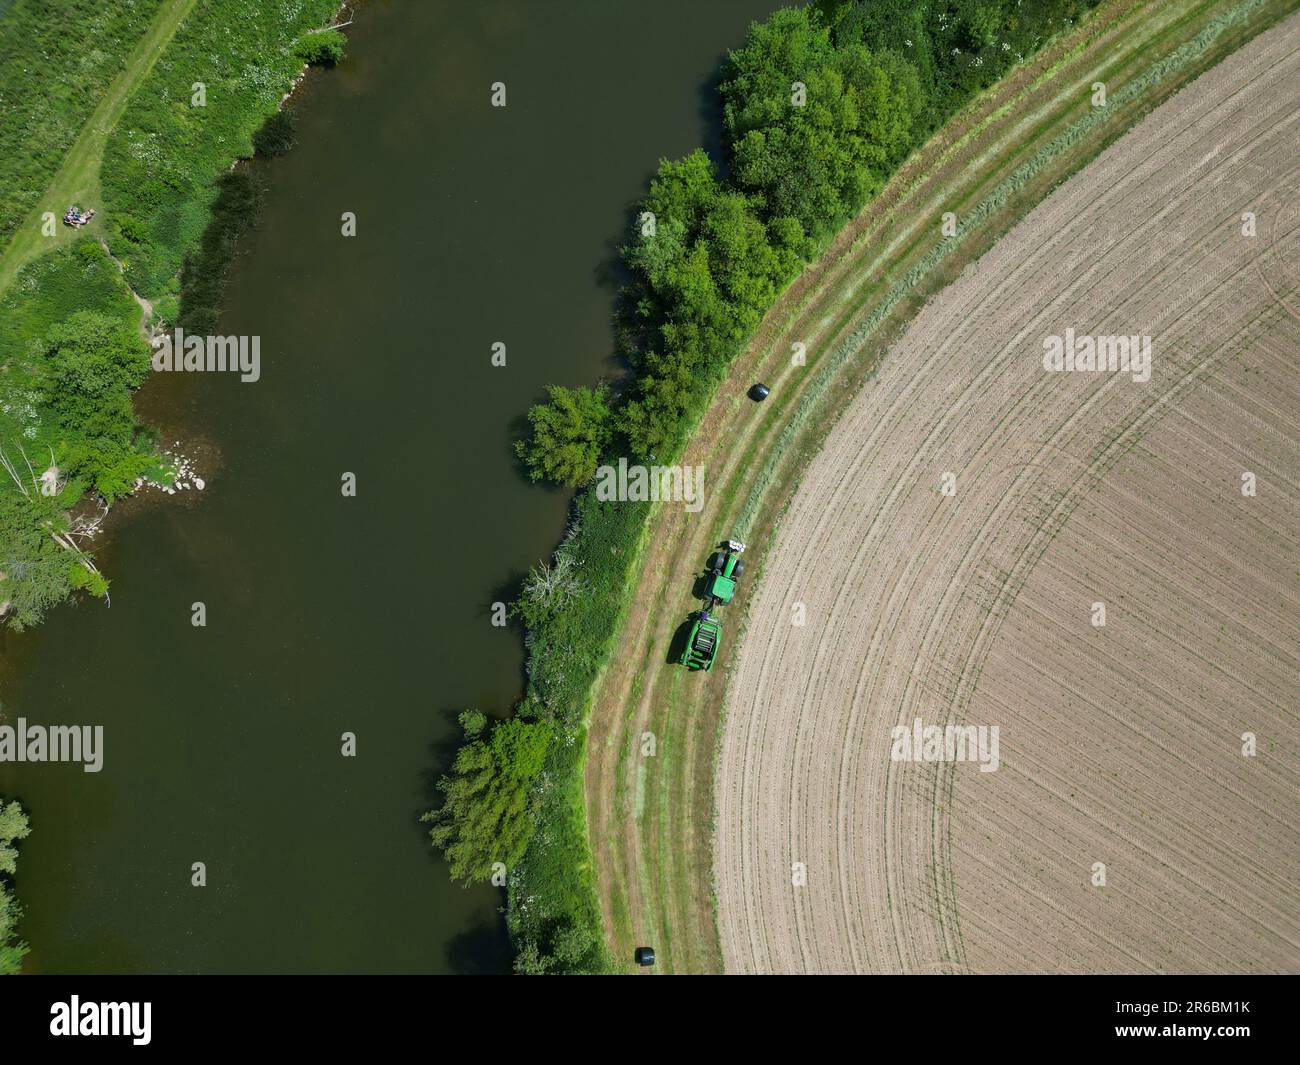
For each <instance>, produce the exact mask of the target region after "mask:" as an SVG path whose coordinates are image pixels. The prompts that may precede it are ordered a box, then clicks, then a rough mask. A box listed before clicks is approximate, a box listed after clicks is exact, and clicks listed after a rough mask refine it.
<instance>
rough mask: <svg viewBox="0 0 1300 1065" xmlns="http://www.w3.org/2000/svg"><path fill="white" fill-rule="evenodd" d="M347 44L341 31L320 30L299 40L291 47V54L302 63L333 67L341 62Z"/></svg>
mask: <svg viewBox="0 0 1300 1065" xmlns="http://www.w3.org/2000/svg"><path fill="white" fill-rule="evenodd" d="M347 43H348V39H347V38H346V37H344V36H343V31H342V30H321V31H320V32H319V33H308V34H305V35H304V36H303V37H301V38H299V40H298V43H297V44H295V45H294V46H293V53H294V55H296V56H297V57H298V58H299V59H301V60H302V61H303V62H304V63H314V64H316V65H317V66H324V67H333V66H338V64H339V63H342V62H343V53H344V51H345V50H346V49H347Z"/></svg>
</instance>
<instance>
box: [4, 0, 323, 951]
mask: <svg viewBox="0 0 1300 1065" xmlns="http://www.w3.org/2000/svg"><path fill="white" fill-rule="evenodd" d="M101 8H102V5H81V4H73V5H69V6H67V7H65V9H63V10H62V11H60V12H59V13H57V14H54V13H50V12H45V13H43V14H42V13H38V12H35V11H33V10H32V9H31V8H30V7H29V6H28V5H24V4H21V3H20V4H18V5H15V6H14V7H12V8H10V9H9V10H8V11H6V12H5V15H4V20H3V22H2V23H0V33H3V34H4V35H5V38H6V45H5V47H6V52H7V54H9V55H10V56H11V57H13V58H14V62H13V63H11V64H6V67H5V71H4V75H3V77H4V81H5V84H4V85H3V86H0V92H3V94H4V95H5V96H9V95H12V93H13V92H14V90H15V86H17V87H18V88H21V89H22V90H23V92H22V93H21V95H19V97H18V101H17V103H16V104H15V105H14V107H13V109H12V110H13V113H12V116H11V117H12V118H13V121H11V122H6V127H5V130H4V132H3V135H2V136H3V144H4V146H5V148H6V151H5V152H4V153H3V156H4V159H5V163H4V165H3V167H0V182H2V183H3V187H4V188H5V189H7V190H9V191H10V192H11V193H12V195H11V196H6V197H5V201H6V212H7V213H6V214H5V215H4V216H3V217H0V233H3V235H4V236H6V237H8V241H7V243H6V245H5V247H4V250H3V253H2V254H0V309H2V310H3V311H4V314H3V322H2V324H0V373H2V374H3V377H0V461H2V462H3V466H4V476H3V479H2V480H3V483H2V484H0V557H3V558H4V559H5V560H6V561H5V564H4V567H3V569H0V624H3V625H4V626H6V627H8V628H11V629H14V630H16V631H21V630H22V629H24V628H28V627H31V626H33V625H36V624H38V623H39V622H40V621H41V620H42V619H43V617H44V616H45V614H46V612H47V611H48V610H50V609H51V608H53V607H54V606H55V605H57V604H58V603H60V602H62V601H64V600H66V599H68V598H69V597H71V596H72V595H74V594H75V593H76V592H78V591H85V592H87V593H89V594H90V595H92V596H96V597H99V598H102V599H104V600H105V601H107V599H108V595H109V580H108V578H107V577H106V576H105V575H104V574H103V573H102V572H101V571H100V569H99V567H98V566H97V565H96V562H95V560H94V557H93V553H94V551H95V549H96V548H97V547H98V546H99V538H100V536H101V533H102V530H103V522H104V518H105V517H106V516H107V514H108V513H109V510H110V508H111V507H112V505H113V503H114V502H115V501H117V500H119V499H123V498H126V497H128V496H130V495H132V494H134V493H136V492H138V491H140V490H141V489H143V488H146V487H149V486H157V487H158V488H160V489H161V490H162V492H163V493H166V494H167V495H175V494H177V493H181V494H184V493H185V492H186V491H188V490H190V489H197V490H202V488H203V487H204V481H203V479H202V478H200V477H198V476H197V474H196V473H195V471H194V469H193V468H192V460H191V458H190V457H188V456H187V455H185V454H182V453H180V452H177V451H173V450H171V448H168V447H159V445H158V444H157V442H156V441H155V439H154V436H153V433H152V432H151V431H150V430H149V429H148V428H147V427H146V425H145V424H144V423H142V422H141V421H140V420H139V419H138V417H137V415H136V413H135V412H134V410H133V408H132V395H133V393H134V392H135V390H136V389H137V388H138V387H139V386H140V385H141V384H142V383H143V381H144V380H145V378H146V377H147V375H148V373H149V368H150V351H149V346H148V343H147V341H148V336H149V330H150V327H151V324H152V323H151V321H150V318H151V316H152V315H153V312H154V304H155V303H156V302H157V297H158V295H159V294H161V296H162V298H163V300H164V301H167V300H168V299H169V298H170V303H171V305H172V306H173V308H174V307H175V305H176V304H177V299H176V296H175V294H176V293H178V292H179V291H180V284H181V282H180V278H179V271H180V267H181V264H182V262H184V261H186V259H187V257H188V255H189V253H190V251H191V249H192V248H193V247H194V245H195V244H196V243H197V234H198V233H200V232H203V231H205V230H206V229H208V228H210V217H209V208H210V206H211V204H212V194H211V193H210V192H209V185H210V183H211V181H212V180H213V178H215V177H216V176H217V174H218V173H219V172H220V170H222V169H224V168H225V167H227V166H229V165H230V162H231V160H232V159H238V158H246V157H248V156H249V155H251V154H252V152H253V137H254V133H255V131H256V130H257V129H258V128H259V127H260V126H261V125H262V123H263V122H264V121H265V120H266V118H267V117H268V116H269V115H272V114H275V113H277V111H278V108H279V107H280V106H281V105H282V104H283V102H284V100H285V99H287V93H286V92H285V91H284V89H285V88H288V89H289V90H291V89H292V88H293V86H295V85H296V84H297V83H298V82H299V81H300V80H301V76H302V71H303V69H304V66H305V63H306V62H307V61H308V60H315V59H320V58H324V59H326V60H328V61H331V62H333V61H336V60H337V58H338V56H339V54H340V50H339V49H340V46H339V43H338V41H337V40H335V41H333V42H332V46H331V47H330V48H327V49H326V50H325V51H323V52H322V51H321V50H320V48H319V47H318V46H317V45H318V43H319V42H312V43H311V44H310V45H309V46H305V45H304V44H303V36H304V34H305V33H306V32H307V31H308V30H310V29H312V28H315V27H316V26H319V25H320V24H321V22H322V21H324V20H326V19H328V17H329V15H330V14H331V13H332V12H334V11H335V10H336V8H337V5H336V4H335V3H334V0H316V2H315V3H309V4H303V5H299V7H298V9H297V12H296V14H295V15H294V16H293V17H292V18H289V19H285V20H284V21H282V22H281V21H278V17H277V16H275V15H267V16H264V17H261V18H254V17H252V16H255V15H258V8H259V5H257V4H255V3H251V2H246V0H226V2H222V3H211V4H207V5H205V6H204V7H202V8H201V9H199V10H198V11H197V12H196V11H195V10H194V0H163V2H161V3H148V2H144V3H141V4H139V5H136V6H133V7H131V8H130V9H129V11H128V10H126V9H123V11H121V12H118V13H116V14H115V13H113V12H109V11H107V10H106V9H104V10H101ZM92 9H93V10H92ZM54 23H57V24H54ZM232 25H234V26H237V27H239V30H240V32H233V33H232V32H231V26H232ZM331 32H332V33H335V34H336V33H337V31H331ZM88 39H90V40H92V41H93V42H94V46H95V47H94V50H93V52H92V53H91V54H92V56H93V61H90V62H86V61H81V62H76V61H75V60H76V57H77V56H79V55H83V54H84V50H85V47H86V43H87V40H88ZM31 41H37V42H42V43H41V47H43V48H48V49H51V50H52V53H53V54H52V53H51V51H45V52H43V53H42V55H41V60H42V61H41V62H40V63H39V64H38V63H36V62H35V61H33V63H32V66H31V67H28V66H24V65H22V64H21V59H22V52H23V49H24V48H26V47H27V46H28V43H29V42H31ZM63 59H67V60H68V62H66V63H65V62H62V60H63ZM268 61H269V62H268ZM259 62H260V64H261V65H259ZM214 64H215V65H216V69H215V70H214ZM38 71H39V72H38ZM114 71H116V73H115V74H114V73H113V72H114ZM250 71H251V72H252V73H253V74H256V75H257V76H256V77H245V75H246V74H248V73H250ZM277 72H278V74H277ZM213 73H219V74H221V76H222V81H220V82H218V83H216V84H214V86H213V89H214V100H213V107H214V110H215V111H216V112H220V113H222V114H223V120H222V121H221V122H219V123H211V124H209V123H208V122H206V121H203V120H199V119H197V116H206V115H209V114H212V113H213V112H209V111H208V110H207V101H206V99H204V100H199V99H198V98H197V96H196V95H195V93H196V92H197V87H198V86H199V85H200V84H201V83H202V82H201V81H200V78H201V77H203V78H211V77H212V75H213ZM41 79H45V82H46V85H45V90H46V91H42V90H41V88H40V86H39V85H36V84H33V83H36V82H40V81H41ZM226 79H230V80H226ZM245 83H249V84H252V85H254V86H256V91H254V92H251V93H250V92H244V91H241V89H240V86H242V85H244V84H245ZM69 90H73V91H69ZM232 90H234V91H232ZM181 93H184V94H185V95H187V96H189V98H190V103H191V111H190V115H189V116H188V119H189V123H190V124H189V126H188V128H185V129H180V128H177V123H178V122H180V121H181V119H180V118H179V117H178V116H177V114H176V111H175V109H174V108H172V107H170V104H169V101H173V100H175V99H176V98H177V97H178V96H179V95H181ZM88 102H89V103H92V104H93V106H92V107H91V110H90V113H89V114H88V115H87V116H86V117H85V119H84V121H83V122H82V123H81V124H80V126H79V127H78V126H77V124H76V117H75V116H77V115H78V114H79V113H82V112H80V111H79V109H80V108H83V107H85V106H86V104H87V103H88ZM160 107H161V108H164V109H165V113H166V115H167V116H168V118H169V119H170V120H171V122H172V128H170V129H168V128H167V127H166V124H165V123H164V122H160V121H159V116H160V114H161V113H162V112H160ZM199 108H202V110H199ZM74 130H76V133H75V135H74ZM146 137H147V138H148V141H146V140H145V138H146ZM160 138H161V139H162V143H165V144H166V147H165V148H159V143H160ZM145 143H149V144H150V145H151V149H156V150H150V151H149V152H146V153H144V154H143V155H142V154H141V152H140V151H138V149H139V147H140V146H141V145H142V144H145ZM124 146H125V147H124ZM60 153H61V154H60ZM129 159H135V160H137V161H140V162H142V163H143V166H144V169H143V170H136V169H133V168H132V167H130V166H128V165H126V161H127V160H129ZM106 165H107V166H108V167H109V168H110V169H109V171H108V172H107V173H105V167H106ZM164 165H169V166H170V167H171V171H170V173H171V177H172V179H173V180H172V193H171V194H170V195H169V196H160V195H156V193H157V190H158V189H159V188H160V183H165V182H166V175H165V174H164V173H162V170H161V168H162V167H163V166H164ZM181 173H183V174H184V175H185V177H186V181H187V183H186V184H182V183H180V182H178V181H176V180H175V178H176V175H177V174H181ZM47 178H48V185H45V187H44V188H43V191H40V192H39V193H38V192H37V191H36V188H37V186H38V184H40V183H43V182H44V181H46V179H47ZM124 182H125V184H124ZM150 197H154V198H153V199H150ZM68 203H74V204H78V205H80V206H81V207H82V208H83V209H84V208H86V207H93V208H94V209H95V217H94V219H93V220H92V221H91V222H90V223H89V224H88V225H86V226H82V227H78V228H77V229H67V228H66V227H60V226H59V225H58V223H57V221H56V220H57V218H58V217H59V216H60V215H62V214H63V212H64V210H65V209H66V207H67V205H68ZM141 204H146V205H148V206H150V207H153V208H156V209H157V210H155V211H152V212H151V211H147V210H146V211H141V210H140V209H139V208H140V206H141ZM28 208H30V210H29V212H28V214H27V216H26V219H25V221H21V220H20V217H21V215H22V212H23V211H24V210H28ZM132 209H135V210H136V214H135V215H132V214H131V213H130V211H131V210H132ZM182 215H183V216H185V217H186V218H187V219H188V220H189V224H190V226H191V227H192V228H190V229H187V228H186V227H185V226H179V227H173V226H171V225H170V221H169V220H170V219H171V218H173V217H179V216H182ZM103 241H110V242H113V243H114V244H115V245H116V250H117V252H118V254H119V258H116V259H115V258H112V257H110V256H109V255H108V254H107V253H106V252H105V249H104V247H102V246H101V242H103ZM128 250H130V251H131V252H142V251H144V252H146V253H148V254H150V255H151V257H152V259H153V260H154V261H155V263H156V264H157V265H156V269H155V270H154V271H153V273H152V274H150V275H148V279H149V280H150V281H153V282H159V283H161V288H159V289H154V290H150V289H148V288H146V287H145V286H144V285H143V284H141V282H142V281H143V280H144V279H145V278H144V275H139V274H137V275H136V276H135V277H134V278H133V280H134V281H135V282H136V284H135V287H132V285H131V284H129V283H128V280H129V279H132V278H131V274H132V271H131V267H130V263H129V261H124V259H123V257H124V255H125V253H126V252H127V251H128ZM213 270H214V271H217V272H219V273H220V276H222V277H223V276H224V270H225V263H221V264H217V265H216V266H214V267H213ZM168 271H170V273H169V272H168ZM210 287H211V288H214V290H215V292H216V294H217V295H218V296H219V294H220V284H217V285H215V286H210ZM150 297H153V298H150ZM173 317H174V315H173ZM179 446H180V441H179V440H178V441H175V442H174V443H173V445H172V447H179ZM3 711H4V707H3V706H0V714H3ZM11 809H12V810H18V807H17V806H16V804H11ZM20 815H21V811H20V812H19V814H18V815H15V816H20ZM23 828H24V832H23V834H24V835H25V834H26V824H25V821H24V825H23ZM11 858H12V855H11ZM8 865H9V867H8V868H6V869H3V870H0V871H3V872H7V873H9V874H12V873H13V872H14V871H15V869H14V862H13V861H12V860H10V861H9V862H8ZM0 903H3V909H4V911H5V912H4V915H3V916H4V917H5V920H4V921H3V930H4V935H3V937H2V938H0V954H2V955H3V957H2V958H0V961H3V962H4V964H9V963H12V967H17V965H18V964H19V963H20V962H21V958H22V956H23V953H24V952H25V949H26V948H25V946H24V945H22V944H21V943H17V942H16V941H15V942H12V943H11V942H10V940H11V939H12V935H13V933H12V929H13V925H14V923H15V921H16V917H17V914H18V912H19V911H18V907H17V903H16V902H13V901H12V899H11V896H10V895H9V894H8V888H7V886H6V887H5V889H4V893H3V895H0Z"/></svg>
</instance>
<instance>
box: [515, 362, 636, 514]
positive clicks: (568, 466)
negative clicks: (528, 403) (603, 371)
mask: <svg viewBox="0 0 1300 1065" xmlns="http://www.w3.org/2000/svg"><path fill="white" fill-rule="evenodd" d="M546 391H547V394H548V395H549V396H550V400H549V401H548V402H546V403H538V404H536V405H535V406H533V408H532V409H531V410H529V412H528V421H529V423H530V425H531V426H532V435H531V437H530V438H529V439H528V440H519V441H517V442H516V444H515V451H516V453H517V454H518V455H519V457H520V458H521V459H523V461H524V465H526V466H527V467H528V473H529V476H530V477H532V479H533V480H534V481H540V480H542V479H543V478H547V479H549V480H552V481H555V482H557V483H559V484H564V485H568V486H569V487H571V488H576V487H577V486H578V485H581V484H586V483H587V482H588V481H590V480H591V479H592V478H593V477H594V476H596V467H597V466H598V465H599V463H600V457H601V455H602V454H603V453H604V451H605V449H606V448H607V447H608V446H609V442H610V439H611V438H612V437H613V433H614V430H613V419H612V418H611V416H610V411H609V390H608V389H607V388H606V387H605V386H604V385H597V386H596V387H595V388H563V387H561V386H560V385H550V386H549V387H548V388H547V390H546Z"/></svg>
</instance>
